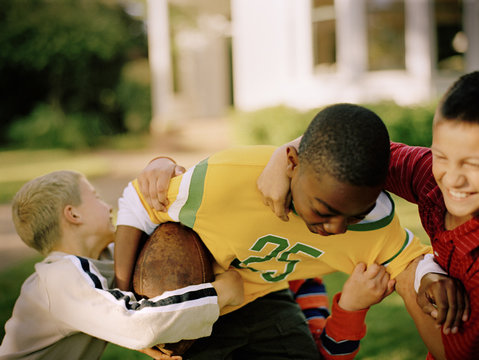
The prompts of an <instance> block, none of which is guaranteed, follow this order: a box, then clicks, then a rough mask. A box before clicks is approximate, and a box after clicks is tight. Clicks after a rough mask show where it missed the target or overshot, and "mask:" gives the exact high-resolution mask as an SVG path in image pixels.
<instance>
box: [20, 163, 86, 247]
mask: <svg viewBox="0 0 479 360" xmlns="http://www.w3.org/2000/svg"><path fill="white" fill-rule="evenodd" d="M83 177H84V176H83V175H82V174H80V173H78V172H75V171H69V170H62V171H54V172H51V173H49V174H46V175H43V176H40V177H37V178H35V179H33V180H31V181H29V182H28V183H26V184H25V185H23V186H22V188H21V189H20V190H19V191H18V192H17V194H16V195H15V197H14V198H13V203H12V218H13V223H14V224H15V229H16V230H17V233H18V235H19V236H20V238H21V239H22V240H23V242H24V243H25V244H27V245H28V246H29V247H31V248H34V249H36V250H37V251H39V252H40V253H42V254H43V255H46V254H48V253H49V252H50V251H51V249H52V247H53V246H54V245H55V244H56V243H57V241H58V240H59V239H60V237H61V235H62V234H61V229H60V214H61V212H62V211H63V209H64V208H65V206H67V205H73V206H77V205H80V204H81V191H80V179H81V178H83Z"/></svg>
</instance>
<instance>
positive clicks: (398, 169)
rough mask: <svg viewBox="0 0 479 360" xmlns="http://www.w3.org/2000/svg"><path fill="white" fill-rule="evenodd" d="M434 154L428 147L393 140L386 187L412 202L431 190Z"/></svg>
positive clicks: (415, 201)
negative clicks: (429, 185) (430, 181)
mask: <svg viewBox="0 0 479 360" xmlns="http://www.w3.org/2000/svg"><path fill="white" fill-rule="evenodd" d="M431 173H432V155H431V151H430V150H429V149H428V148H424V147H419V146H408V145H405V144H400V143H394V142H391V161H390V164H389V174H388V177H387V180H386V186H385V189H386V190H387V191H390V192H392V193H394V194H396V195H398V196H400V197H402V198H403V199H406V200H408V201H410V202H412V203H417V202H418V199H419V197H420V194H421V192H424V191H426V192H427V191H429V187H428V186H427V185H428V182H429V179H430V174H431Z"/></svg>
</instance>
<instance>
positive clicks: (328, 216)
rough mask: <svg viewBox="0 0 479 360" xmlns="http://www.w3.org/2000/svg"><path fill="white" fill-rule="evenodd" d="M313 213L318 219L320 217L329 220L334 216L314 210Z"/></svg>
mask: <svg viewBox="0 0 479 360" xmlns="http://www.w3.org/2000/svg"><path fill="white" fill-rule="evenodd" d="M314 213H315V214H316V215H317V216H319V217H322V218H330V217H333V216H334V215H332V214H323V213H321V212H319V211H317V210H314Z"/></svg>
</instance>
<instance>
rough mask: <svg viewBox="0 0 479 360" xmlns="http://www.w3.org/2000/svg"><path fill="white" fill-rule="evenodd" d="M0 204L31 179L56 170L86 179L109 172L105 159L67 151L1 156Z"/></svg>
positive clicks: (4, 152)
mask: <svg viewBox="0 0 479 360" xmlns="http://www.w3.org/2000/svg"><path fill="white" fill-rule="evenodd" d="M0 157H1V158H2V163H1V165H0V203H7V202H9V201H10V200H11V199H12V198H13V196H14V195H15V193H16V192H17V191H18V189H20V187H21V186H22V185H23V184H24V183H25V182H27V181H28V180H31V179H33V178H34V177H37V176H40V175H43V174H46V173H48V172H51V171H55V170H63V169H69V170H76V171H79V172H81V173H83V174H85V175H86V176H87V177H88V178H93V177H97V176H101V175H105V174H107V173H108V172H109V171H110V167H109V165H108V162H107V160H106V159H103V158H101V157H99V156H97V155H95V154H93V153H88V152H72V151H67V150H59V149H57V150H35V151H33V150H10V151H2V152H1V153H0Z"/></svg>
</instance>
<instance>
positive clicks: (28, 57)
mask: <svg viewBox="0 0 479 360" xmlns="http://www.w3.org/2000/svg"><path fill="white" fill-rule="evenodd" d="M0 49H1V50H0V79H2V81H1V83H0V144H1V143H3V144H5V143H6V141H7V139H6V138H5V135H4V134H5V133H6V131H5V130H6V129H7V128H8V127H9V126H10V125H11V124H12V123H13V122H14V121H16V120H18V119H19V118H21V117H25V116H27V115H28V114H30V113H31V112H32V111H33V110H34V109H35V108H36V107H37V106H38V105H39V104H41V103H46V104H47V105H48V106H49V107H50V108H51V109H53V111H54V112H56V113H63V114H65V115H68V114H78V113H80V114H83V115H85V114H87V115H88V114H92V115H93V116H92V117H89V116H82V117H81V118H82V119H83V120H82V121H88V118H92V119H97V120H98V119H100V121H101V123H102V124H101V128H102V131H103V132H113V133H114V132H122V131H124V125H123V117H122V108H121V104H119V103H118V100H117V98H116V96H115V90H116V86H117V84H118V81H119V77H120V71H121V68H122V66H123V65H124V64H125V62H126V61H127V60H128V59H129V58H130V57H131V56H133V55H135V54H136V55H138V54H140V55H143V56H144V55H145V54H146V51H147V42H146V35H145V33H144V31H143V24H142V23H141V21H138V20H135V19H133V18H131V17H130V16H129V15H127V14H126V12H125V11H124V9H123V8H122V7H121V6H120V4H119V3H118V2H115V1H111V0H110V1H107V0H103V1H100V0H56V1H55V0H2V1H1V2H0ZM67 118H68V116H65V120H64V121H67V120H66V119H67ZM95 121H96V120H95Z"/></svg>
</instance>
